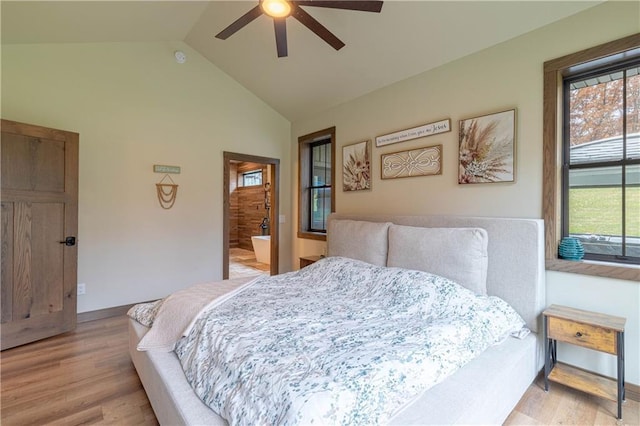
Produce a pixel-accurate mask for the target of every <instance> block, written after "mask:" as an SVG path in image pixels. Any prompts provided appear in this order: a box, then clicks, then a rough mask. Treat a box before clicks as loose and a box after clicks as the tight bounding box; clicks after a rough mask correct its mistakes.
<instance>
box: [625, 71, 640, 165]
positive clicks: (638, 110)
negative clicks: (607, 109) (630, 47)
mask: <svg viewBox="0 0 640 426" xmlns="http://www.w3.org/2000/svg"><path fill="white" fill-rule="evenodd" d="M639 71H640V68H634V69H632V70H629V71H627V158H628V159H631V158H635V159H637V158H640V73H639Z"/></svg>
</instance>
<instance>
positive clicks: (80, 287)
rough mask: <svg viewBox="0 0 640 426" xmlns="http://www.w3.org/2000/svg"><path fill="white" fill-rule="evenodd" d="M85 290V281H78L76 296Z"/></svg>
mask: <svg viewBox="0 0 640 426" xmlns="http://www.w3.org/2000/svg"><path fill="white" fill-rule="evenodd" d="M86 292H87V285H86V284H85V283H78V296H80V295H82V294H85V293H86Z"/></svg>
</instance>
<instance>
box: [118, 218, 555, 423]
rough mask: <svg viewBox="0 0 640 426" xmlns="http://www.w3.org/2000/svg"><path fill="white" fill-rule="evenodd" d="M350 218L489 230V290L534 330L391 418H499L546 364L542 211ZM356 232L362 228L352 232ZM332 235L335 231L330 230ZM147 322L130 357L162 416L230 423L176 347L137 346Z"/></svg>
mask: <svg viewBox="0 0 640 426" xmlns="http://www.w3.org/2000/svg"><path fill="white" fill-rule="evenodd" d="M340 219H349V220H362V221H368V222H392V223H395V224H398V225H407V226H418V227H440V228H442V227H446V228H466V227H478V228H483V229H485V230H486V231H487V234H488V237H489V243H488V270H487V292H488V294H490V295H496V296H499V297H501V298H502V299H504V300H506V301H507V302H509V303H510V304H511V305H512V306H513V307H514V308H515V309H516V311H518V313H520V315H521V316H522V317H523V319H524V320H525V321H526V322H527V326H528V327H529V328H530V329H531V330H532V331H533V333H531V334H530V335H529V336H527V337H526V338H525V339H522V340H518V339H515V338H509V339H507V340H506V341H505V342H503V343H501V344H500V345H496V346H493V347H491V348H489V349H488V350H487V351H485V352H484V353H482V354H481V355H480V356H479V357H478V358H476V359H474V360H473V361H471V362H469V363H468V364H467V365H465V366H464V367H463V368H462V369H460V370H459V371H457V372H456V373H455V374H453V375H452V376H450V377H448V378H447V379H446V380H445V381H443V382H442V383H440V384H438V385H436V386H434V387H432V388H431V389H429V390H427V391H426V392H425V393H423V394H422V395H419V396H418V397H417V398H416V399H415V400H414V401H410V402H409V403H408V404H407V406H406V407H404V408H403V409H402V411H400V412H399V414H398V415H396V416H395V417H394V418H393V419H391V422H390V423H391V424H402V425H407V424H501V423H503V422H504V420H505V419H506V418H507V416H508V415H509V413H510V412H511V411H512V410H513V408H514V407H515V405H516V404H517V403H518V401H519V400H520V398H521V397H522V395H523V394H524V393H525V391H526V390H527V388H528V387H529V385H530V384H531V383H532V382H533V380H534V379H535V377H536V375H537V374H538V373H539V371H540V369H541V368H542V365H543V350H542V339H541V336H540V334H541V333H538V330H541V315H540V314H541V312H542V310H543V309H544V307H545V306H544V305H545V282H544V276H545V271H544V227H543V222H542V220H539V219H511V218H488V217H462V216H368V215H345V214H332V215H331V216H330V217H329V221H330V222H331V221H332V220H340ZM354 238H358V236H354ZM328 239H329V242H330V241H331V235H330V234H329V235H328ZM147 330H148V329H147V328H145V327H144V326H142V325H141V324H139V323H137V322H136V321H134V320H130V322H129V331H130V333H129V334H130V345H129V351H130V354H131V359H132V360H133V363H134V365H135V367H136V370H137V372H138V375H139V376H140V380H141V381H142V384H143V386H144V388H145V391H146V393H147V396H148V397H149V400H150V402H151V405H152V407H153V410H154V412H155V414H156V417H157V418H158V421H159V422H160V423H161V424H167V425H174V424H187V425H201V424H206V425H226V424H227V422H226V421H225V420H224V419H222V418H221V417H219V416H218V415H217V414H215V413H214V412H213V411H211V410H210V409H209V408H208V407H207V406H206V405H204V404H203V403H202V402H201V401H200V399H199V398H198V397H197V396H196V394H195V393H194V392H193V390H192V389H191V387H190V385H189V384H188V383H187V380H186V378H185V376H184V373H183V371H182V367H181V366H180V362H179V361H178V358H177V357H176V355H175V353H173V352H169V353H162V352H138V351H137V350H136V345H137V343H138V341H139V340H140V339H141V338H142V336H143V335H144V334H145V333H146V331H147Z"/></svg>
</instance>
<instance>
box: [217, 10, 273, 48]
mask: <svg viewBox="0 0 640 426" xmlns="http://www.w3.org/2000/svg"><path fill="white" fill-rule="evenodd" d="M260 15H262V8H261V7H260V5H258V6H256V7H254V8H253V9H251V10H250V11H248V12H247V13H245V14H244V15H242V16H241V17H239V18H238V19H236V20H235V21H233V22H232V23H231V25H229V26H228V27H227V28H225V29H224V30H222V31H220V32H219V33H218V34H217V35H216V38H219V39H222V40H226V39H227V38H229V37H231V36H232V35H233V34H235V33H236V31H238V30H239V29H241V28H242V27H244V26H245V25H247V24H248V23H249V22H251V21H253V20H254V19H256V18H257V17H258V16H260Z"/></svg>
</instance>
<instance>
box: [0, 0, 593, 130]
mask: <svg viewBox="0 0 640 426" xmlns="http://www.w3.org/2000/svg"><path fill="white" fill-rule="evenodd" d="M599 3H601V1H575V0H571V1H400V0H391V1H385V2H384V5H383V7H382V12H381V13H379V14H377V13H369V12H354V11H348V10H337V9H325V8H317V7H305V10H306V11H307V12H308V13H309V14H311V15H312V16H313V17H314V18H316V19H317V20H318V21H319V22H320V23H322V24H323V25H325V26H326V27H327V28H328V29H329V30H330V31H331V32H333V33H334V34H335V35H336V36H338V38H340V39H341V40H342V41H343V42H345V43H346V46H345V47H344V48H342V49H341V50H339V51H335V50H334V49H333V48H331V47H330V46H329V45H328V44H326V43H325V42H324V41H322V40H321V39H320V38H318V37H317V36H316V35H315V34H314V33H312V32H311V31H310V30H308V29H307V28H306V27H304V26H303V25H302V24H300V23H299V22H298V21H296V20H295V19H293V18H288V20H287V39H288V47H289V56H288V57H286V58H278V57H277V55H276V47H275V37H274V32H273V23H272V20H271V19H270V18H268V17H266V16H261V17H259V18H258V19H256V20H255V21H253V22H251V23H250V24H248V25H247V26H246V27H244V28H243V29H241V30H240V31H238V32H237V33H236V34H234V35H233V36H231V37H230V38H229V39H227V40H224V41H223V40H219V39H216V38H214V35H215V34H217V33H218V32H220V31H221V30H222V29H224V28H225V27H226V26H227V25H229V24H230V23H231V22H233V21H234V20H235V19H237V18H239V17H240V16H241V15H243V14H244V13H246V12H247V11H248V10H250V9H251V8H252V7H254V6H255V5H256V4H258V0H253V1H240V0H237V1H7V0H3V1H2V3H1V8H2V9H1V13H2V43H3V44H9V43H78V42H82V43H86V42H109V41H114V42H115V41H117V42H127V41H131V42H136V41H177V40H179V41H184V42H186V43H187V44H188V45H189V46H191V47H192V48H194V49H195V50H197V51H198V52H200V53H201V54H202V55H204V56H205V57H206V58H207V59H209V60H210V61H211V62H212V63H213V64H215V65H216V66H217V67H219V68H221V69H222V70H224V71H225V72H226V73H228V74H229V75H230V76H231V77H233V78H234V79H235V80H237V81H238V82H240V83H241V84H242V85H244V86H245V87H246V88H247V89H249V90H250V91H252V92H253V93H254V94H255V95H257V96H258V97H260V98H261V99H263V100H264V101H265V102H266V103H268V104H269V105H271V106H272V107H273V108H274V109H275V110H277V111H278V112H280V113H281V114H282V115H283V116H284V117H286V118H287V119H289V120H290V121H296V120H298V119H301V118H304V117H308V116H310V115H312V114H314V113H317V112H319V111H323V110H325V109H327V108H330V107H333V106H335V105H339V104H341V103H344V102H347V101H349V100H351V99H354V98H357V97H359V96H362V95H364V94H366V93H369V92H372V91H374V90H376V89H379V88H381V87H384V86H387V85H389V84H391V83H394V82H396V81H400V80H403V79H406V78H408V77H411V76H413V75H416V74H419V73H421V72H424V71H426V70H429V69H432V68H435V67H437V66H440V65H442V64H445V63H447V62H450V61H453V60H455V59H457V58H460V57H463V56H465V55H468V54H470V53H473V52H476V51H479V50H482V49H485V48H487V47H490V46H493V45H495V44H498V43H500V42H503V41H506V40H508V39H510V38H513V37H516V36H518V35H520V34H523V33H526V32H529V31H531V30H534V29H536V28H539V27H541V26H544V25H547V24H549V23H551V22H554V21H557V20H559V19H562V18H565V17H567V16H569V15H572V14H575V13H578V12H580V11H582V10H584V9H587V8H589V7H592V6H595V5H597V4H599ZM523 54H526V52H523Z"/></svg>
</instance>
